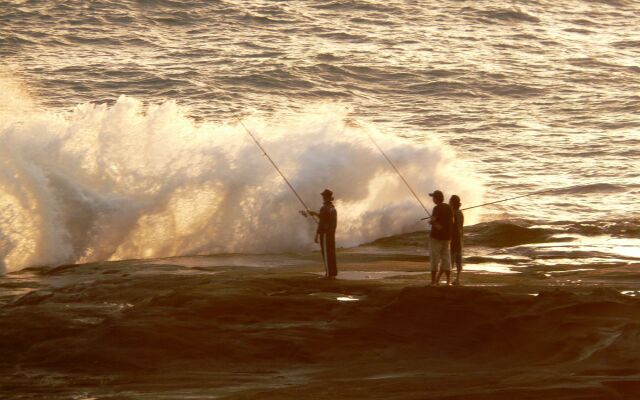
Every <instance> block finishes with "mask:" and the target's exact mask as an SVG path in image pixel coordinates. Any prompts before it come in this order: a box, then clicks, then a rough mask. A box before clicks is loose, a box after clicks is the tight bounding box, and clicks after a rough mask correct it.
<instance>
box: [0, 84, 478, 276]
mask: <svg viewBox="0 0 640 400" xmlns="http://www.w3.org/2000/svg"><path fill="white" fill-rule="evenodd" d="M10 101H11V99H7V98H5V99H4V102H5V105H6V104H7V103H8V102H10ZM23 103H24V102H23ZM346 118H347V115H346V111H344V109H343V108H342V107H338V106H335V105H325V106H320V107H318V106H316V107H314V109H313V112H312V111H309V112H302V113H300V114H299V115H297V116H296V117H293V118H291V117H287V118H284V117H282V116H279V115H276V116H271V117H259V116H253V117H250V118H247V119H245V121H244V122H245V124H246V125H247V126H248V127H249V128H250V129H251V130H252V131H253V132H254V133H255V134H256V135H257V136H258V137H259V138H260V140H261V141H262V144H263V146H264V147H265V148H266V150H267V151H268V152H269V153H270V155H271V157H272V158H273V159H274V160H275V161H276V162H277V163H278V164H279V167H280V168H281V169H282V171H283V172H284V173H285V174H286V175H287V176H288V178H289V179H290V181H291V183H292V184H293V185H294V186H295V187H296V189H297V190H298V191H299V193H300V194H301V196H302V197H303V198H304V199H305V200H306V201H307V203H308V204H309V205H310V206H311V207H312V208H318V207H319V206H320V196H319V193H320V191H321V190H322V189H324V188H325V187H329V188H331V189H332V190H333V191H334V192H335V196H336V200H337V202H336V206H337V208H338V211H339V224H340V225H339V232H338V237H337V241H338V245H339V246H351V245H356V244H359V243H363V242H367V241H371V240H373V239H375V238H378V237H381V236H387V235H392V234H398V233H402V232H406V231H410V230H416V229H424V227H425V225H424V223H419V222H417V219H418V218H420V217H422V216H423V215H422V214H423V213H424V211H422V210H421V208H420V207H419V205H417V203H416V202H415V199H413V198H412V197H411V195H410V194H409V193H408V192H407V190H406V188H405V187H404V186H403V184H402V182H401V181H400V180H399V179H398V178H397V176H396V175H395V174H394V173H393V171H392V170H391V169H390V168H389V166H388V165H387V164H386V162H385V161H384V159H383V158H382V157H381V156H380V154H379V153H378V152H377V150H376V149H375V148H374V147H373V146H372V145H371V143H370V142H369V141H368V139H367V137H366V135H365V134H364V132H363V131H364V130H367V132H369V133H370V134H371V135H373V136H374V137H375V138H376V140H377V141H378V142H379V144H380V145H381V146H382V148H384V149H385V151H387V153H388V155H389V157H390V158H392V159H393V160H394V162H396V163H397V166H398V168H400V170H401V171H402V172H403V173H404V174H405V176H406V178H407V179H408V180H409V181H410V182H412V184H413V185H414V187H415V189H416V190H417V191H418V193H419V194H420V196H421V197H422V198H424V199H425V201H426V200H427V199H428V197H427V193H428V192H429V191H430V190H433V189H435V188H442V189H444V190H445V195H447V194H448V193H453V192H455V193H458V194H460V195H461V196H462V198H463V199H465V200H467V202H468V203H471V202H477V201H480V194H481V188H480V187H479V184H478V183H477V180H475V179H474V178H473V174H472V173H471V172H470V171H468V170H467V169H465V166H464V165H463V163H461V162H459V161H457V160H456V159H455V155H454V154H453V153H452V151H451V150H450V149H448V148H447V147H446V146H444V145H443V144H442V143H440V142H438V141H437V140H432V141H429V142H424V143H416V142H412V141H408V140H406V139H401V138H398V137H394V136H392V135H383V134H381V133H379V132H377V131H376V130H375V129H374V128H373V127H371V126H366V125H359V126H357V127H356V126H347V125H345V119H346ZM0 141H1V142H2V146H1V147H0V160H2V168H0V268H3V269H7V270H9V271H11V270H16V269H20V268H23V267H27V266H34V265H52V264H64V263H81V262H90V261H99V260H116V259H128V258H149V257H167V256H176V255H196V254H211V253H228V252H247V253H271V252H286V251H297V250H306V249H309V248H310V247H311V246H312V243H313V235H314V224H313V222H312V221H310V220H305V219H304V218H302V217H301V216H300V215H299V214H298V212H297V211H298V210H299V209H300V208H301V206H300V205H299V204H298V203H297V201H296V199H295V197H293V195H292V193H291V192H290V191H289V190H288V189H287V187H286V186H285V184H284V183H283V181H282V180H281V178H280V177H279V176H278V175H277V173H276V172H275V171H274V170H273V168H272V167H271V166H270V165H269V163H268V162H267V160H265V159H264V158H263V157H262V156H261V154H260V152H259V151H258V149H257V148H256V147H255V145H254V143H252V142H251V140H250V139H249V138H248V136H247V135H246V132H244V129H243V128H242V127H241V126H240V125H239V124H236V123H234V122H231V123H229V124H218V125H215V124H210V123H203V124H198V123H196V122H194V121H193V120H192V119H190V118H189V117H188V116H187V113H186V110H185V109H183V108H181V107H180V106H179V105H177V104H176V103H175V102H173V101H167V102H165V103H162V104H152V105H148V107H146V110H145V106H144V105H143V104H142V103H141V102H140V101H138V100H136V99H133V98H130V97H125V96H122V97H120V98H119V99H118V100H117V102H116V103H115V104H113V105H112V106H107V105H104V104H101V105H96V104H81V105H78V106H77V107H75V109H73V110H72V111H70V112H67V113H56V112H52V111H39V112H35V111H30V112H26V111H24V110H22V112H20V113H16V114H6V118H5V120H4V123H2V124H0ZM470 182H473V183H472V184H471V183H470Z"/></svg>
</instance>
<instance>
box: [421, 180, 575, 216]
mask: <svg viewBox="0 0 640 400" xmlns="http://www.w3.org/2000/svg"><path fill="white" fill-rule="evenodd" d="M567 187H570V186H567ZM563 189H566V187H561V188H555V189H546V190H539V191H535V192H532V193H527V194H522V195H520V196H514V197H509V198H507V199H502V200H496V201H491V202H489V203H484V204H478V205H477V206H471V207H466V208H461V209H460V211H464V210H471V209H472V208H478V207H484V206H488V205H491V204H497V203H502V202H505V201H509V200H515V199H521V198H523V197H529V196H535V195H538V194H545V193H550V192H556V191H558V190H563ZM425 219H427V218H422V220H425Z"/></svg>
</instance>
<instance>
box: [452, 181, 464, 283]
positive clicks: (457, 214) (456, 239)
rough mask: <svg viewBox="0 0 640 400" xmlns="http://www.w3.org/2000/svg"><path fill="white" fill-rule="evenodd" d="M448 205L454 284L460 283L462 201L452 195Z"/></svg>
mask: <svg viewBox="0 0 640 400" xmlns="http://www.w3.org/2000/svg"><path fill="white" fill-rule="evenodd" d="M449 206H450V207H451V210H452V211H453V231H452V232H451V263H452V264H454V265H455V266H456V279H455V280H454V281H453V284H454V285H459V284H460V273H461V272H462V236H463V235H462V227H463V226H464V214H463V213H462V211H461V210H460V206H462V203H461V202H460V197H459V196H458V195H455V194H454V195H453V196H451V198H450V199H449Z"/></svg>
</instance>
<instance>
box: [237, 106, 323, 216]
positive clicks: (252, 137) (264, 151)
mask: <svg viewBox="0 0 640 400" xmlns="http://www.w3.org/2000/svg"><path fill="white" fill-rule="evenodd" d="M236 120H237V121H238V122H239V123H240V125H242V127H243V128H244V130H245V131H247V133H248V134H249V136H251V139H253V142H254V143H255V144H256V146H258V148H259V149H260V150H261V151H262V154H264V155H265V157H267V160H269V162H270V163H271V165H273V168H275V169H276V171H278V173H279V174H280V176H281V177H282V179H284V181H285V182H286V184H287V186H289V189H291V191H292V192H293V194H295V195H296V197H297V198H298V201H300V204H302V206H303V207H304V211H300V213H301V214H302V215H303V216H305V217H306V216H307V215H310V216H311V218H313V220H314V221H315V222H318V220H317V219H316V217H315V215H313V214H311V213H310V212H309V207H307V204H306V203H305V202H304V200H302V197H300V195H299V194H298V192H297V191H296V189H295V188H294V187H293V185H292V184H291V183H290V182H289V180H288V179H287V177H286V176H284V174H283V173H282V171H280V168H278V166H277V165H276V163H275V162H274V161H273V159H272V158H271V157H270V156H269V154H267V151H266V150H265V149H264V147H262V145H261V144H260V142H258V139H256V137H255V136H254V135H253V133H251V131H250V130H249V128H247V127H246V126H245V124H244V123H243V122H242V121H241V120H240V118H238V117H236Z"/></svg>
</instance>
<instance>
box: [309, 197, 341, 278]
mask: <svg viewBox="0 0 640 400" xmlns="http://www.w3.org/2000/svg"><path fill="white" fill-rule="evenodd" d="M320 194H321V195H322V202H323V204H322V207H321V208H320V212H319V213H317V212H315V211H309V212H308V213H309V214H311V215H315V216H317V217H318V218H319V221H318V230H317V231H316V238H315V242H316V243H320V250H321V251H322V261H323V262H324V268H325V277H327V278H328V279H335V278H336V276H337V275H338V266H337V264H336V227H337V225H338V212H337V211H336V208H335V207H334V206H333V192H332V191H331V190H329V189H325V190H324V191H323V192H322V193H320Z"/></svg>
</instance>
